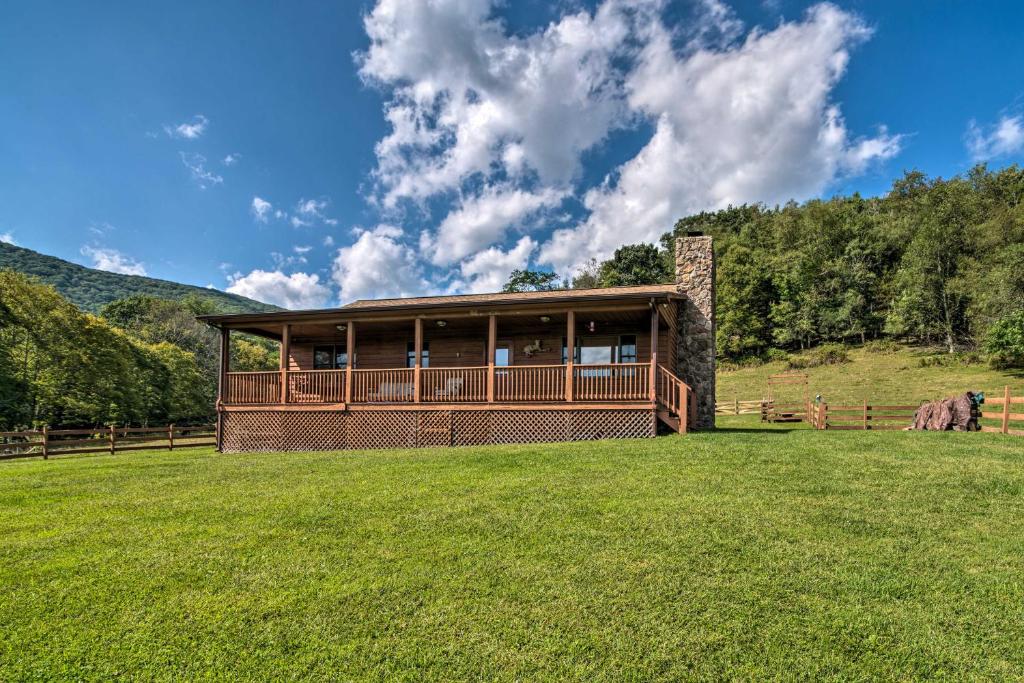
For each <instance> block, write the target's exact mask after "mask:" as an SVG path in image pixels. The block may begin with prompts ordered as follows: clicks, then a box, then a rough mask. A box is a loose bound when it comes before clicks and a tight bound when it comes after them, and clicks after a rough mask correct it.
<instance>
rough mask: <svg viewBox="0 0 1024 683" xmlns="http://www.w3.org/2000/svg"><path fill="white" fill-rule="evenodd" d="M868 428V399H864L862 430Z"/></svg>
mask: <svg viewBox="0 0 1024 683" xmlns="http://www.w3.org/2000/svg"><path fill="white" fill-rule="evenodd" d="M867 430H868V400H867V399H864V431H865V432H866V431H867Z"/></svg>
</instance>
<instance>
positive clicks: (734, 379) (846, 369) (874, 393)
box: [716, 348, 1024, 405]
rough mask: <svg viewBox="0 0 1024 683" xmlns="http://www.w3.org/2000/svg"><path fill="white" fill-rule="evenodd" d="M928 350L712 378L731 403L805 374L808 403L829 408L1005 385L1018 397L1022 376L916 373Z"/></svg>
mask: <svg viewBox="0 0 1024 683" xmlns="http://www.w3.org/2000/svg"><path fill="white" fill-rule="evenodd" d="M935 355H936V352H935V351H934V350H930V349H919V348H901V349H900V350H898V351H896V352H895V353H871V352H869V351H867V350H865V349H863V348H853V349H851V350H850V352H849V356H850V359H851V362H849V363H843V364H841V365H827V366H822V367H816V368H809V369H807V370H796V371H792V370H787V369H786V364H785V363H782V362H774V363H767V364H765V365H761V366H759V367H756V368H742V369H740V370H731V371H723V372H719V373H718V378H717V387H716V388H717V393H718V400H719V401H732V400H733V399H735V398H739V399H740V400H741V401H744V400H750V401H753V400H759V399H761V398H764V397H765V396H766V395H767V389H768V375H773V374H777V373H781V372H806V373H807V374H808V375H809V376H810V379H809V380H808V385H809V388H810V391H811V397H812V398H813V397H814V396H815V395H816V394H821V395H822V396H823V397H824V398H825V400H827V401H828V402H829V403H832V404H833V405H839V404H849V403H851V402H852V403H854V404H857V403H860V402H861V401H863V400H864V399H865V398H866V399H868V400H870V401H873V402H876V403H880V402H893V403H896V402H898V403H904V402H909V403H911V404H913V403H918V402H920V401H922V400H925V399H936V398H944V397H946V396H952V395H954V394H959V393H963V392H965V391H969V390H981V391H985V392H996V391H998V392H999V395H1002V392H1003V387H1005V386H1006V385H1009V386H1010V387H1011V388H1012V389H1013V391H1014V394H1015V395H1017V396H1020V395H1024V371H1021V370H993V369H991V368H989V367H988V366H987V365H984V364H981V363H978V364H973V365H953V366H951V367H921V359H922V358H926V357H934V356H935ZM780 391H782V392H783V397H784V398H786V397H792V396H795V395H796V394H797V393H798V392H799V391H800V390H798V389H797V388H796V387H788V388H783V389H781V390H780Z"/></svg>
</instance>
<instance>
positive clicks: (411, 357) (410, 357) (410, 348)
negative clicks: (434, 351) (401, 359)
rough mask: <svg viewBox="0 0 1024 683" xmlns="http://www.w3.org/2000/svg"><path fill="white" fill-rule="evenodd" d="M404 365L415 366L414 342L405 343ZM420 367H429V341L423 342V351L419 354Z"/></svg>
mask: <svg viewBox="0 0 1024 683" xmlns="http://www.w3.org/2000/svg"><path fill="white" fill-rule="evenodd" d="M405 367H407V368H414V367H416V342H408V343H407V344H406V345H405ZM420 367H424V368H429V367H430V342H427V341H425V342H423V351H422V353H421V354H420Z"/></svg>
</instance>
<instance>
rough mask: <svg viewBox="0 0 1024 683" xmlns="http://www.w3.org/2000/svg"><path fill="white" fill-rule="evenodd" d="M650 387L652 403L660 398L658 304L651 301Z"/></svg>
mask: <svg viewBox="0 0 1024 683" xmlns="http://www.w3.org/2000/svg"><path fill="white" fill-rule="evenodd" d="M648 383H649V384H650V386H649V387H648V391H649V395H650V399H651V403H655V402H657V400H658V304H656V303H655V302H653V301H652V302H651V368H650V379H649V380H648Z"/></svg>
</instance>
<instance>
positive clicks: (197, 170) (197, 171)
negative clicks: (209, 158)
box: [179, 152, 224, 190]
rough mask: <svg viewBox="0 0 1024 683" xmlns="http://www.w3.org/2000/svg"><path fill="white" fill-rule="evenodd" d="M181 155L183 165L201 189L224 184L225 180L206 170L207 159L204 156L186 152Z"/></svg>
mask: <svg viewBox="0 0 1024 683" xmlns="http://www.w3.org/2000/svg"><path fill="white" fill-rule="evenodd" d="M179 154H181V163H183V164H185V168H187V169H188V170H189V172H190V173H191V174H192V180H194V181H195V182H196V184H197V185H199V189H201V190H205V189H206V188H208V187H210V186H212V185H219V184H221V183H223V182H224V178H222V177H221V176H219V175H217V174H216V173H214V172H213V171H210V170H208V169H207V168H206V157H204V156H203V155H202V154H188V153H185V152H179Z"/></svg>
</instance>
